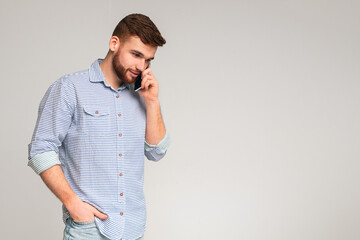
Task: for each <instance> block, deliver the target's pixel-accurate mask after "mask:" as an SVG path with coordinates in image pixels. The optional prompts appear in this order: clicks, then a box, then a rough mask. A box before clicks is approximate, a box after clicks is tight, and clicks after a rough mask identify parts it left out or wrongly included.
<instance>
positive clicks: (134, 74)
mask: <svg viewBox="0 0 360 240" xmlns="http://www.w3.org/2000/svg"><path fill="white" fill-rule="evenodd" d="M129 72H130V74H131V76H132V77H137V76H138V75H139V74H140V73H139V72H133V71H130V70H129Z"/></svg>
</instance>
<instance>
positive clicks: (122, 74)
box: [112, 51, 135, 84]
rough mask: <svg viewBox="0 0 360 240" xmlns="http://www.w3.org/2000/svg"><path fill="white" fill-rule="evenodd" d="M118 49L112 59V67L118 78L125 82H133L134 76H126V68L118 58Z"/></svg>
mask: <svg viewBox="0 0 360 240" xmlns="http://www.w3.org/2000/svg"><path fill="white" fill-rule="evenodd" d="M119 55H120V53H119V51H118V52H117V53H115V55H114V57H113V59H112V67H113V69H114V71H115V73H116V75H117V76H118V78H119V79H120V80H121V81H123V82H126V83H129V84H133V83H134V82H135V78H133V77H127V76H126V73H127V72H128V69H126V68H125V67H124V66H123V65H122V64H121V63H120V61H119V60H118V59H119Z"/></svg>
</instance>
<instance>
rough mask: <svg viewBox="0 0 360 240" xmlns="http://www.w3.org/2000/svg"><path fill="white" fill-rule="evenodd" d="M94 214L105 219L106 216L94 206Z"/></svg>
mask: <svg viewBox="0 0 360 240" xmlns="http://www.w3.org/2000/svg"><path fill="white" fill-rule="evenodd" d="M94 215H95V216H96V217H98V218H100V219H102V220H104V219H107V218H108V216H107V215H106V214H104V213H102V212H100V211H99V210H97V209H96V208H95V210H94Z"/></svg>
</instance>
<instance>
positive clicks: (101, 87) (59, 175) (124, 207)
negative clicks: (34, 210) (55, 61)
mask: <svg viewBox="0 0 360 240" xmlns="http://www.w3.org/2000/svg"><path fill="white" fill-rule="evenodd" d="M163 44H165V39H164V38H163V37H162V36H161V34H160V32H159V31H158V29H157V27H156V26H155V24H154V23H153V22H152V21H151V20H150V19H149V18H148V17H147V16H144V15H142V14H131V15H129V16H127V17H125V18H124V19H122V20H121V21H120V22H119V24H118V25H117V26H116V28H115V30H114V32H113V36H112V37H111V39H110V42H109V51H108V53H107V55H106V57H105V59H103V60H102V59H98V60H96V61H95V62H94V63H93V64H92V65H91V66H90V68H89V69H88V70H85V71H80V72H77V73H74V74H69V75H66V76H64V77H62V78H60V79H59V80H57V81H56V82H55V83H54V84H52V85H51V86H50V88H49V89H48V91H47V92H46V94H45V96H44V98H43V99H42V101H41V103H40V107H39V116H38V120H37V123H36V127H35V131H34V134H33V137H32V140H31V143H30V144H29V163H28V165H29V166H30V167H31V168H33V170H34V171H35V172H36V173H37V174H40V176H41V178H42V180H43V181H44V182H45V184H46V185H47V186H48V187H49V188H50V190H51V191H52V192H53V193H54V194H55V195H56V196H57V197H58V198H59V199H60V200H61V202H62V203H63V220H64V223H65V224H66V227H65V230H64V239H76V240H80V239H86V240H92V239H94V240H95V239H96V240H100V239H112V240H119V239H129V240H132V239H142V236H143V234H144V231H145V219H146V212H145V199H144V194H143V180H144V154H145V156H146V157H147V158H148V159H149V160H154V161H158V160H160V159H161V158H162V157H163V156H164V155H165V153H166V150H167V148H168V146H169V137H168V136H167V133H166V130H165V126H164V122H163V120H162V116H161V112H160V103H159V99H158V92H159V85H158V82H157V80H156V78H155V77H154V75H153V73H152V71H151V68H150V62H151V61H152V60H153V59H154V56H155V53H156V50H157V47H158V46H162V45H163ZM139 74H141V76H142V83H141V90H140V91H138V92H135V91H134V88H133V83H134V81H135V78H136V77H137V76H138V75H139Z"/></svg>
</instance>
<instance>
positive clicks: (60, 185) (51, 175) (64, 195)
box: [40, 165, 79, 206]
mask: <svg viewBox="0 0 360 240" xmlns="http://www.w3.org/2000/svg"><path fill="white" fill-rule="evenodd" d="M40 176H41V178H42V180H43V181H44V183H45V184H46V186H48V188H49V189H50V190H51V191H52V192H53V193H54V194H55V195H56V196H57V197H58V198H59V199H60V201H61V202H62V203H63V204H64V205H65V206H68V205H70V204H71V202H72V201H75V200H79V199H78V197H77V195H76V194H75V193H74V191H73V190H72V189H71V187H70V185H69V183H68V182H67V180H66V178H65V176H64V173H63V171H62V169H61V167H60V165H55V166H53V167H51V168H49V169H47V170H45V171H43V172H42V173H40Z"/></svg>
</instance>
